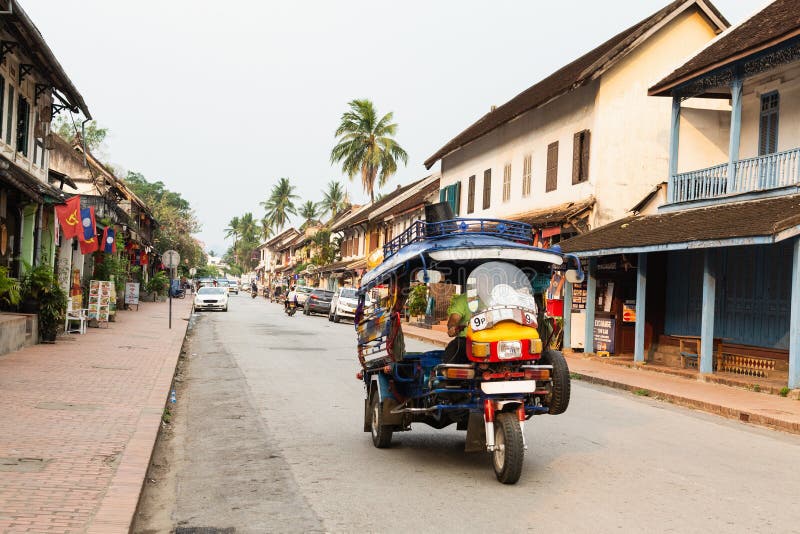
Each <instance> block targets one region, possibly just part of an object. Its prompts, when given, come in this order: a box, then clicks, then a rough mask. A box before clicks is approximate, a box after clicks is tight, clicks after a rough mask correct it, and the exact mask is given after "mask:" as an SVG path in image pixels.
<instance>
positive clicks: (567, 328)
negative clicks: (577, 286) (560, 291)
mask: <svg viewBox="0 0 800 534" xmlns="http://www.w3.org/2000/svg"><path fill="white" fill-rule="evenodd" d="M563 346H564V348H565V349H570V348H572V284H570V283H569V282H568V281H565V282H564V342H563Z"/></svg>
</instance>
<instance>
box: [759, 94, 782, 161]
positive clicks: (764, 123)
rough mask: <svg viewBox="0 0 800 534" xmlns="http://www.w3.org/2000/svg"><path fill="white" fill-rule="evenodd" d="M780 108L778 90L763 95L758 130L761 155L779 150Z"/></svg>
mask: <svg viewBox="0 0 800 534" xmlns="http://www.w3.org/2000/svg"><path fill="white" fill-rule="evenodd" d="M778 108H779V96H778V93H777V92H776V91H773V92H772V93H768V94H765V95H761V117H760V118H759V131H758V155H759V156H764V155H766V154H772V153H774V152H777V151H778Z"/></svg>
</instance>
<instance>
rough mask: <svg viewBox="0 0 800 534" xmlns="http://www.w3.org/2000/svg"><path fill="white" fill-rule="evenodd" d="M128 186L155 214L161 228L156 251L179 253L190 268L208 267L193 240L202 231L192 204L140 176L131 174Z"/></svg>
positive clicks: (156, 235)
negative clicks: (175, 251)
mask: <svg viewBox="0 0 800 534" xmlns="http://www.w3.org/2000/svg"><path fill="white" fill-rule="evenodd" d="M125 183H126V184H127V185H128V187H130V188H131V190H132V191H133V192H134V193H136V196H138V197H139V198H141V199H142V201H143V202H144V203H145V205H146V206H147V207H148V208H149V209H150V211H151V212H152V213H153V217H155V219H156V221H158V226H157V227H156V228H155V230H154V232H153V244H154V245H155V247H156V250H158V251H159V252H164V251H166V250H169V249H174V250H177V251H178V253H179V254H180V255H181V260H188V264H187V265H188V266H189V267H198V266H201V265H205V263H206V261H207V259H206V255H205V253H204V252H203V247H202V246H201V245H200V242H199V241H198V240H197V239H196V238H195V237H193V235H192V234H196V233H197V232H199V231H200V228H201V227H200V222H199V221H198V220H197V216H196V215H195V213H194V210H192V207H191V205H190V204H189V201H188V200H186V199H185V198H183V197H182V196H181V195H180V193H176V192H174V191H170V190H169V189H167V187H166V186H165V185H164V183H163V182H161V181H158V182H149V181H148V180H147V179H146V178H145V177H144V175H142V174H141V173H138V172H128V175H127V176H126V177H125Z"/></svg>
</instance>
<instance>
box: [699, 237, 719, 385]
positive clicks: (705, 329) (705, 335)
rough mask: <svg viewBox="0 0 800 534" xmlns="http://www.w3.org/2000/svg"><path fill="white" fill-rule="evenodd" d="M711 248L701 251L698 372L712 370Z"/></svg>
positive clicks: (714, 287)
mask: <svg viewBox="0 0 800 534" xmlns="http://www.w3.org/2000/svg"><path fill="white" fill-rule="evenodd" d="M712 252H713V250H712V249H705V251H704V253H703V308H702V311H701V321H700V372H701V373H703V374H711V373H713V372H714V356H713V354H714V305H715V297H716V293H717V279H716V273H715V272H714V267H713V265H712V260H713V259H712Z"/></svg>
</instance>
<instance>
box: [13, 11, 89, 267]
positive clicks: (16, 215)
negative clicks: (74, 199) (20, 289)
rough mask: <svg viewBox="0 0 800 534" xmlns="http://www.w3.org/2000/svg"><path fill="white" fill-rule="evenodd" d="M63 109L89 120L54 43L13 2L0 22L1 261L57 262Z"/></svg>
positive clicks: (25, 262)
mask: <svg viewBox="0 0 800 534" xmlns="http://www.w3.org/2000/svg"><path fill="white" fill-rule="evenodd" d="M64 109H69V110H70V111H73V112H76V113H77V112H78V111H81V112H82V113H83V115H84V116H85V117H87V118H91V115H90V113H89V110H88V108H87V107H86V104H85V102H84V101H83V97H82V96H81V95H80V93H79V92H78V91H77V89H75V86H74V85H73V84H72V82H71V81H70V79H69V77H68V76H67V74H66V73H65V72H64V69H63V68H62V66H61V64H60V63H59V62H58V60H57V59H56V57H55V55H54V54H53V52H52V50H50V47H49V46H48V45H47V43H46V42H45V41H44V39H43V38H42V35H41V34H40V33H39V30H37V29H36V26H34V24H33V22H32V21H31V20H30V18H29V17H28V15H27V14H26V13H25V11H24V10H23V9H22V8H21V7H20V6H19V4H18V3H17V2H14V4H13V9H11V10H10V12H8V13H4V14H3V25H2V27H0V266H4V267H7V268H8V269H9V271H10V273H11V274H12V275H13V276H17V275H19V274H20V271H21V270H23V269H24V265H26V264H27V265H37V264H49V265H51V266H52V265H53V264H54V262H55V255H56V241H57V236H58V229H57V222H56V217H55V212H54V207H53V205H54V204H59V203H62V202H63V200H64V196H65V195H64V193H63V192H62V191H61V190H60V189H59V188H56V187H52V186H51V185H50V184H49V183H48V177H49V172H48V171H49V152H48V149H49V148H50V146H49V142H50V140H51V134H50V122H51V120H52V118H53V115H54V113H58V112H59V111H62V110H64Z"/></svg>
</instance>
